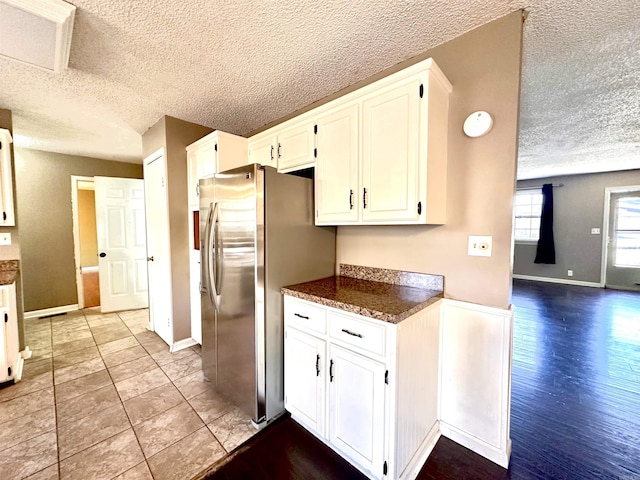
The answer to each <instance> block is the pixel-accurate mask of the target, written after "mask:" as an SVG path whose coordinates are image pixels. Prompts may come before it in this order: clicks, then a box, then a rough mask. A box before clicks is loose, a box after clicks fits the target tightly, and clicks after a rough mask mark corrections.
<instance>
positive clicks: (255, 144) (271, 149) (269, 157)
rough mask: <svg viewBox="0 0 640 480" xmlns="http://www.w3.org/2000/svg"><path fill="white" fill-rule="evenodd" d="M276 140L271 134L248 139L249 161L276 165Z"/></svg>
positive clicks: (271, 165)
mask: <svg viewBox="0 0 640 480" xmlns="http://www.w3.org/2000/svg"><path fill="white" fill-rule="evenodd" d="M276 144H277V141H276V139H275V137H274V136H273V135H267V136H265V137H258V138H256V139H253V138H250V139H249V163H259V164H260V165H266V166H269V167H274V168H277V167H278V160H277V157H276Z"/></svg>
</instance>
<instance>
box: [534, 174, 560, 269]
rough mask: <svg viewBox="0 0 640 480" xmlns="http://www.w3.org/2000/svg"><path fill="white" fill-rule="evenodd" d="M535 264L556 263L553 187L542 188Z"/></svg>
mask: <svg viewBox="0 0 640 480" xmlns="http://www.w3.org/2000/svg"><path fill="white" fill-rule="evenodd" d="M534 263H556V246H555V243H554V242H553V185H551V184H550V183H545V184H544V185H543V186H542V216H541V217H540V239H539V240H538V249H537V250H536V259H535V260H534Z"/></svg>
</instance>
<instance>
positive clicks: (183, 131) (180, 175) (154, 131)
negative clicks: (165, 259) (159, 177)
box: [142, 116, 213, 341]
mask: <svg viewBox="0 0 640 480" xmlns="http://www.w3.org/2000/svg"><path fill="white" fill-rule="evenodd" d="M212 131H213V129H211V128H208V127H203V126H202V125H197V124H195V123H190V122H185V121H183V120H179V119H177V118H173V117H169V116H165V117H163V118H161V119H160V120H159V121H158V122H157V123H156V124H155V125H153V126H152V127H151V128H150V129H149V130H148V131H147V132H145V134H144V135H143V136H142V151H143V153H144V156H145V157H146V156H148V155H150V154H152V153H153V152H155V151H156V150H158V149H159V148H163V147H164V148H165V158H166V164H167V188H168V192H169V239H170V246H171V288H172V292H171V294H172V298H173V338H174V341H179V340H182V339H185V338H189V337H191V305H190V293H189V288H190V283H189V263H190V261H189V222H188V210H189V209H188V199H187V151H186V147H187V146H188V145H190V144H192V143H193V142H195V141H196V140H198V139H200V138H202V137H204V136H205V135H207V134H208V133H210V132H212Z"/></svg>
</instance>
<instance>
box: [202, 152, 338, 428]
mask: <svg viewBox="0 0 640 480" xmlns="http://www.w3.org/2000/svg"><path fill="white" fill-rule="evenodd" d="M199 188H200V232H201V235H200V238H201V248H200V252H201V270H202V271H201V302H202V368H203V371H204V374H205V376H206V377H207V378H208V379H209V380H210V381H211V383H212V385H213V386H214V387H215V389H216V390H217V391H218V392H219V393H220V394H221V395H222V396H223V397H225V398H226V399H228V400H230V401H231V402H232V403H234V404H235V405H237V406H238V407H240V408H241V409H242V410H244V411H245V412H246V413H247V414H249V415H251V417H252V419H253V421H254V422H255V423H256V424H260V423H262V422H265V421H269V420H271V419H272V418H274V417H276V416H277V415H279V414H280V413H281V412H283V411H284V398H283V395H284V393H283V392H284V388H283V309H282V303H283V300H282V295H281V293H280V288H281V287H282V286H284V285H290V284H294V283H299V282H305V281H310V280H316V279H319V278H324V277H328V276H331V275H333V274H334V272H335V228H334V227H315V226H314V222H313V212H314V208H313V182H312V180H310V179H308V178H301V177H297V176H293V175H286V174H281V173H277V172H276V170H275V169H273V168H271V167H262V166H260V165H257V164H255V165H247V166H246V167H240V168H236V169H234V170H229V171H227V172H223V173H218V174H216V175H215V177H213V178H209V179H204V180H200V185H199Z"/></svg>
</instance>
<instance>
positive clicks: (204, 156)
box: [194, 142, 218, 180]
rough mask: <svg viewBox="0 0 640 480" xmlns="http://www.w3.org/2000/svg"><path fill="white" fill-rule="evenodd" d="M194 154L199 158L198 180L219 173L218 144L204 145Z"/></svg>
mask: <svg viewBox="0 0 640 480" xmlns="http://www.w3.org/2000/svg"><path fill="white" fill-rule="evenodd" d="M194 153H195V154H196V158H197V165H198V167H197V172H198V180H199V179H201V178H206V177H211V176H212V175H213V174H214V173H216V172H217V171H218V142H211V143H208V144H206V145H203V146H202V148H199V149H198V150H196V151H195V152H194Z"/></svg>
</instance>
